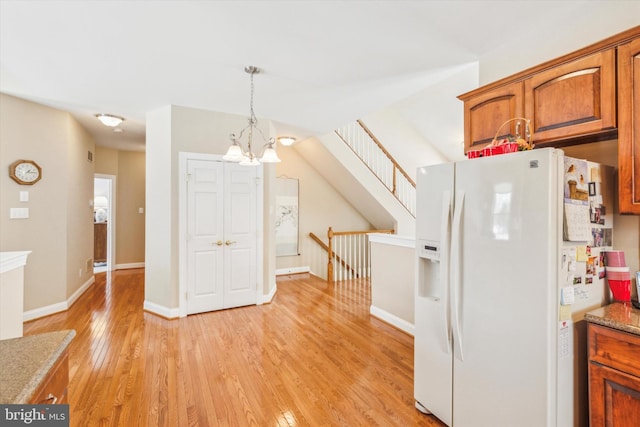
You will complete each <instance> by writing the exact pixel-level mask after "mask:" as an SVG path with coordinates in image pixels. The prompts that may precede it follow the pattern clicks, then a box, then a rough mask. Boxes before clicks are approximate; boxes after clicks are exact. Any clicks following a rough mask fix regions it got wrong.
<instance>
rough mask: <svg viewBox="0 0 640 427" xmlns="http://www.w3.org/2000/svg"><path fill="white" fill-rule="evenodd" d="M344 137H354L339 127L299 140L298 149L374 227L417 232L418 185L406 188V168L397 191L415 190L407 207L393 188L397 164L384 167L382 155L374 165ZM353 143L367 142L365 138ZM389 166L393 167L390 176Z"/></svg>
mask: <svg viewBox="0 0 640 427" xmlns="http://www.w3.org/2000/svg"><path fill="white" fill-rule="evenodd" d="M356 125H357V124H356ZM357 126H360V125H357ZM338 132H340V135H339V133H338ZM345 135H346V136H347V137H346V138H344V136H345ZM343 138H344V139H351V138H349V136H348V134H347V132H346V131H344V130H342V131H340V130H338V131H336V132H331V133H329V134H326V135H323V136H321V137H318V138H309V139H307V140H304V141H302V142H301V143H299V144H296V146H295V150H296V152H297V153H298V154H299V155H301V156H302V157H303V158H305V159H306V160H307V161H308V162H309V163H310V164H312V165H313V167H314V169H316V170H317V171H318V173H320V174H321V175H322V176H323V177H324V178H325V179H326V180H327V181H328V182H329V183H330V184H331V185H332V186H333V187H334V188H335V189H336V190H337V191H339V192H340V193H341V194H342V196H343V197H344V198H345V199H346V200H348V201H349V202H350V203H351V204H352V205H353V206H354V207H356V209H357V210H358V211H359V212H360V213H361V215H362V216H363V217H364V218H365V219H366V220H367V221H368V222H369V223H370V224H371V225H372V228H374V229H394V230H396V233H397V234H399V235H404V236H413V235H414V233H415V217H414V215H413V214H412V212H411V211H412V210H413V211H415V189H411V190H408V191H406V190H405V189H404V188H403V185H404V184H401V183H400V182H401V181H403V180H404V177H401V178H398V177H399V176H400V175H402V172H398V170H396V172H395V174H396V184H395V188H396V191H395V193H397V194H400V195H401V197H404V196H403V195H404V194H405V193H407V192H409V193H410V192H413V193H414V196H413V197H414V199H413V202H408V203H407V206H408V207H405V205H403V203H401V202H400V201H399V198H398V197H397V196H396V194H394V191H393V188H394V179H393V174H394V172H393V166H384V167H383V166H382V161H381V160H380V159H377V160H373V163H372V165H373V166H367V164H365V163H364V162H363V160H362V159H361V158H360V157H359V156H358V155H357V154H356V150H354V149H352V148H351V147H350V146H349V145H348V144H347V143H345V141H344V139H343ZM353 145H354V146H356V147H364V146H366V145H365V144H364V140H360V142H358V143H353ZM374 158H375V157H374ZM372 170H373V171H376V170H379V171H380V172H382V173H381V174H380V175H382V176H381V177H378V176H377V175H376V174H375V173H373V172H372ZM385 170H388V171H389V173H388V174H387V175H386V176H384V171H385ZM412 204H413V207H412Z"/></svg>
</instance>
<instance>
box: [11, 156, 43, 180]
mask: <svg viewBox="0 0 640 427" xmlns="http://www.w3.org/2000/svg"><path fill="white" fill-rule="evenodd" d="M9 171H10V176H11V178H13V179H14V180H15V181H16V182H17V183H19V184H35V183H36V182H38V181H39V180H40V178H41V169H40V166H38V165H37V164H36V163H35V162H33V161H31V160H19V161H17V162H15V163H13V164H12V165H11V166H10V168H9Z"/></svg>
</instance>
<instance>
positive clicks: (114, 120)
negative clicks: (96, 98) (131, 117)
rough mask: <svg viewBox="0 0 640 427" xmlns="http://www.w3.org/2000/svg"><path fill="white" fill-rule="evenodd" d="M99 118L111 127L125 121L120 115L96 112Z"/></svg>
mask: <svg viewBox="0 0 640 427" xmlns="http://www.w3.org/2000/svg"><path fill="white" fill-rule="evenodd" d="M96 117H97V118H98V120H100V121H101V122H102V124H103V125H105V126H109V127H112V128H113V127H116V126H118V125H119V124H120V123H122V122H124V119H123V118H122V117H119V116H114V115H113V114H102V113H101V114H96Z"/></svg>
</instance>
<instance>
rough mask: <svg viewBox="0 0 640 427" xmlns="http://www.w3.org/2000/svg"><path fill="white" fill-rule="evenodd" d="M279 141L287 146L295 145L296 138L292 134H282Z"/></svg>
mask: <svg viewBox="0 0 640 427" xmlns="http://www.w3.org/2000/svg"><path fill="white" fill-rule="evenodd" d="M278 141H279V142H280V144H282V145H284V146H285V147H289V146H291V145H293V143H294V142H296V139H295V138H294V137H292V136H281V137H279V138H278Z"/></svg>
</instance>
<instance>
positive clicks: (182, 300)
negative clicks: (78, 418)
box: [145, 151, 275, 318]
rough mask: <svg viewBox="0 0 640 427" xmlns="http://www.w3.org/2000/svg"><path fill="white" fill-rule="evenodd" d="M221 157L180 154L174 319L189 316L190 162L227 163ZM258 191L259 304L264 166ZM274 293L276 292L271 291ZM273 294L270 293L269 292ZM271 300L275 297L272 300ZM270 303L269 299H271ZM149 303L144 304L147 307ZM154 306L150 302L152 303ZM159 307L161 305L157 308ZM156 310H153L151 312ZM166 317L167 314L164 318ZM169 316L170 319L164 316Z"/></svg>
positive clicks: (203, 154)
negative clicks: (188, 213) (188, 235)
mask: <svg viewBox="0 0 640 427" xmlns="http://www.w3.org/2000/svg"><path fill="white" fill-rule="evenodd" d="M222 157H223V156H222V155H220V154H207V153H192V152H188V151H180V152H179V153H178V308H176V309H171V310H177V313H178V314H177V315H176V316H174V317H186V316H187V291H188V289H187V191H188V188H187V180H186V176H187V161H188V160H213V161H219V162H224V161H225V160H224V159H223V158H222ZM256 167H257V168H258V170H257V177H256V178H257V180H258V181H257V188H256V215H257V217H256V233H257V238H256V282H257V283H256V305H257V304H260V301H261V300H264V297H263V295H262V294H261V293H260V292H261V291H260V290H261V289H263V287H264V281H263V269H264V266H263V262H262V259H263V257H264V250H263V246H264V244H263V242H264V238H263V236H264V227H263V222H264V167H263V165H262V164H260V166H256ZM272 292H273V293H275V290H274V291H272ZM269 295H271V293H269ZM271 298H272V297H271ZM269 301H270V299H269ZM146 304H147V303H146V302H145V305H146ZM150 304H151V303H150ZM158 307H160V306H158ZM150 311H153V310H150ZM163 316H164V315H163ZM164 317H169V316H164ZM169 318H172V317H169Z"/></svg>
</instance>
